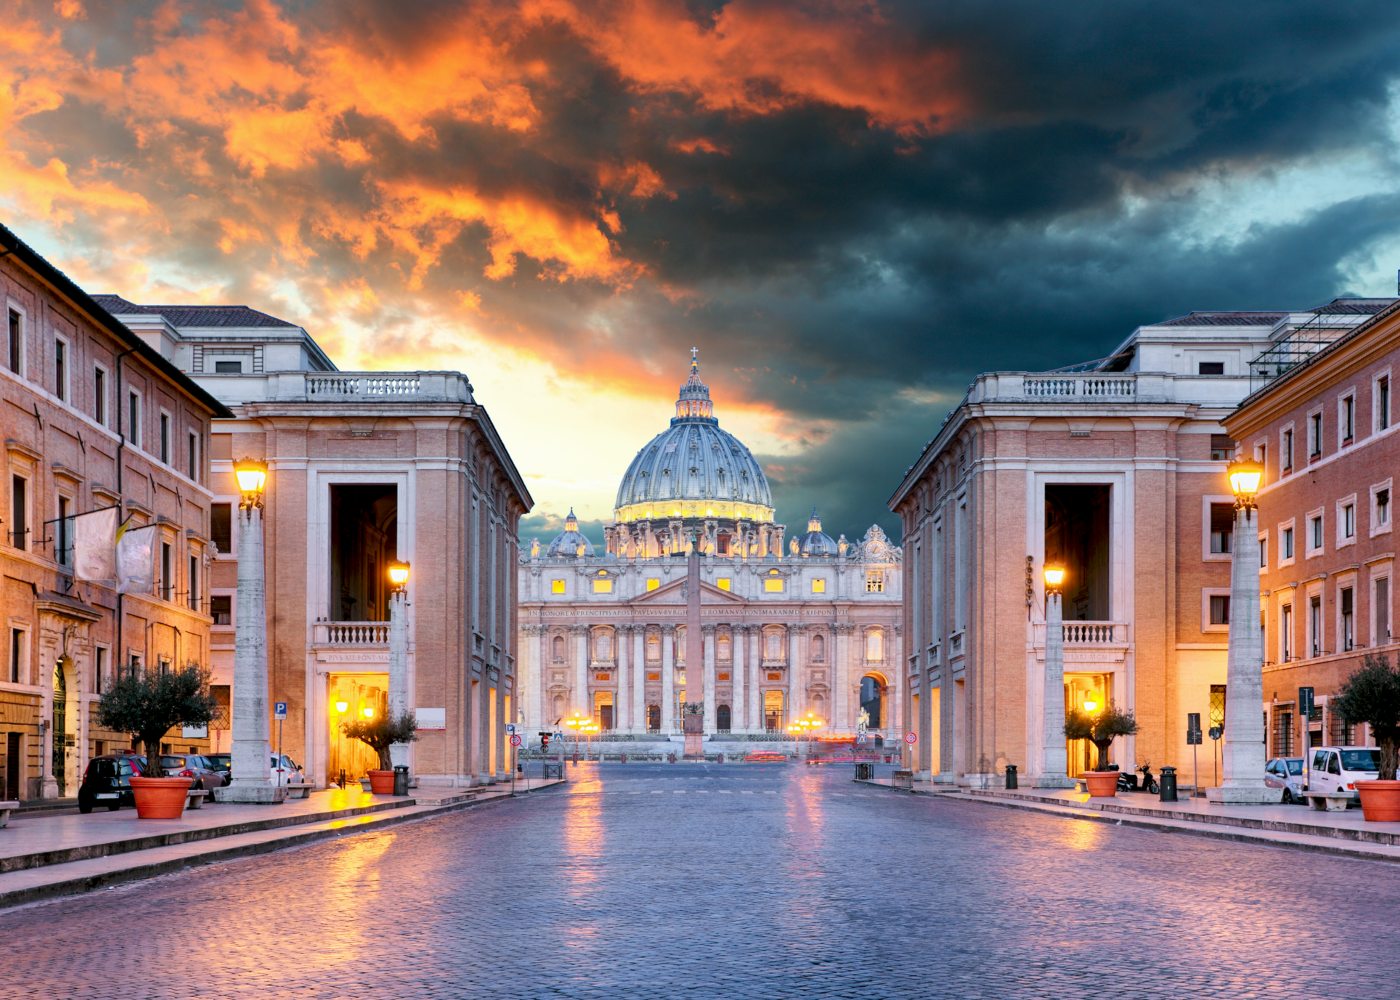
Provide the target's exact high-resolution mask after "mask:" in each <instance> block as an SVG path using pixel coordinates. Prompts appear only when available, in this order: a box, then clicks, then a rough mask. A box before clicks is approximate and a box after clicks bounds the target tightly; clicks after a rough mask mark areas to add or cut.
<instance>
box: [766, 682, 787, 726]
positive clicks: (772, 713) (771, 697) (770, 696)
mask: <svg viewBox="0 0 1400 1000" xmlns="http://www.w3.org/2000/svg"><path fill="white" fill-rule="evenodd" d="M763 728H764V729H766V730H767V731H768V732H770V733H779V732H782V730H783V693H782V692H781V691H764V692H763Z"/></svg>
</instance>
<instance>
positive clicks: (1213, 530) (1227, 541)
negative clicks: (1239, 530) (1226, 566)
mask: <svg viewBox="0 0 1400 1000" xmlns="http://www.w3.org/2000/svg"><path fill="white" fill-rule="evenodd" d="M1234 534H1235V507H1234V505H1233V504H1228V503H1213V504H1211V505H1210V553H1211V555H1227V554H1229V552H1230V547H1231V541H1232V539H1233V538H1234Z"/></svg>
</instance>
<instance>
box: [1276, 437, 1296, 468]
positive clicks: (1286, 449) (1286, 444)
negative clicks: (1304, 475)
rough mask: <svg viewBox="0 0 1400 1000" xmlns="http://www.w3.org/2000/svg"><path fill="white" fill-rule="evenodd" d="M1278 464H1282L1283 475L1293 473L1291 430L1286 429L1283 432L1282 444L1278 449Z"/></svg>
mask: <svg viewBox="0 0 1400 1000" xmlns="http://www.w3.org/2000/svg"><path fill="white" fill-rule="evenodd" d="M1279 462H1280V463H1282V466H1283V471H1284V474H1285V475H1286V474H1288V473H1290V472H1292V471H1293V428H1292V427H1289V428H1286V429H1285V430H1284V432H1283V436H1282V442H1281V444H1280V447H1279Z"/></svg>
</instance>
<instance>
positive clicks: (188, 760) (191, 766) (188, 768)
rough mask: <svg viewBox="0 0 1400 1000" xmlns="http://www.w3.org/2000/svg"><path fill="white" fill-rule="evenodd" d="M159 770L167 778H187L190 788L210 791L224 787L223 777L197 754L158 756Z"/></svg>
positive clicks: (202, 756) (201, 755) (166, 754)
mask: <svg viewBox="0 0 1400 1000" xmlns="http://www.w3.org/2000/svg"><path fill="white" fill-rule="evenodd" d="M160 769H161V771H162V772H163V773H164V774H165V776H166V777H167V778H189V779H190V787H191V788H202V789H204V790H205V791H212V790H213V789H215V788H223V787H224V776H223V775H222V774H221V773H220V772H218V771H216V770H214V765H213V764H211V763H210V762H209V761H207V760H205V759H204V755H203V754H197V753H165V754H161V755H160Z"/></svg>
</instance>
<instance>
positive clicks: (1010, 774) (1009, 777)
mask: <svg viewBox="0 0 1400 1000" xmlns="http://www.w3.org/2000/svg"><path fill="white" fill-rule="evenodd" d="M1006 787H1007V788H1020V787H1021V786H1020V785H1019V784H1017V783H1016V765H1015V764H1007V765H1006Z"/></svg>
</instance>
